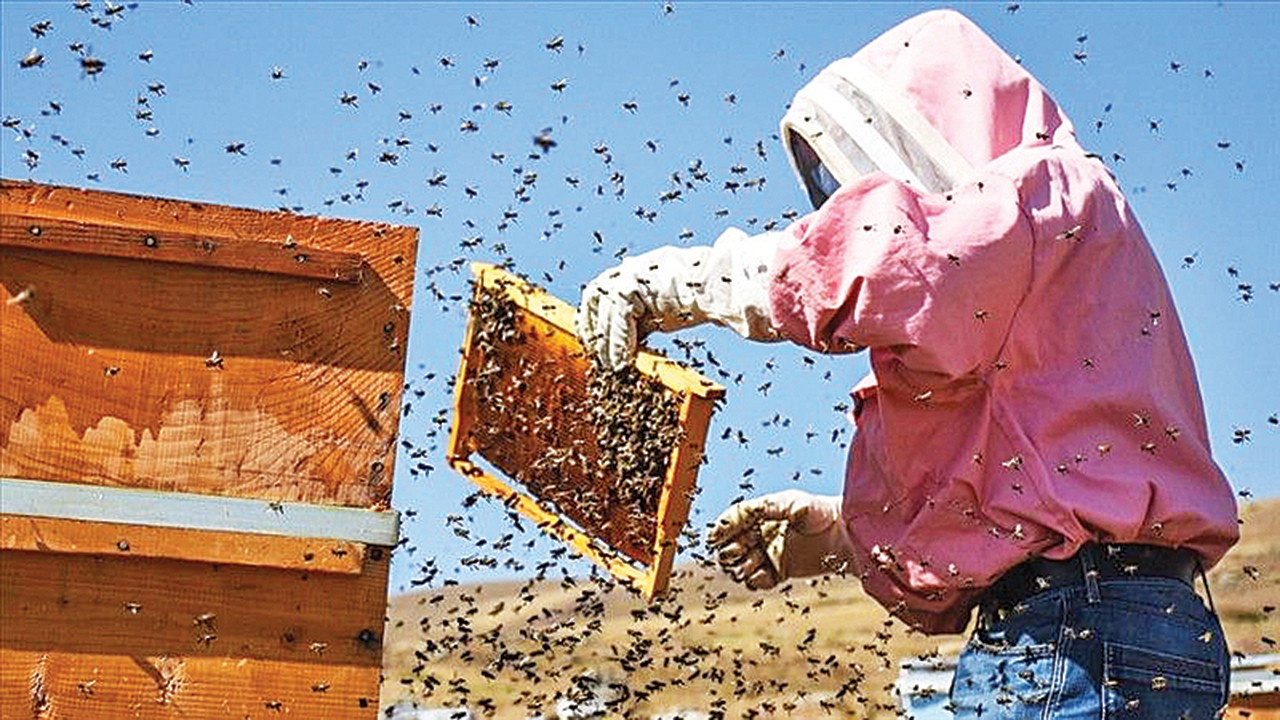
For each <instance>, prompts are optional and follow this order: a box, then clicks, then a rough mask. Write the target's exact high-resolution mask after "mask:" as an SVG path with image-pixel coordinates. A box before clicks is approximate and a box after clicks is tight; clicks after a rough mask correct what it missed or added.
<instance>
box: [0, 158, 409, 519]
mask: <svg viewBox="0 0 1280 720" xmlns="http://www.w3.org/2000/svg"><path fill="white" fill-rule="evenodd" d="M0 215H2V216H4V217H6V218H20V219H21V220H20V221H15V222H20V224H29V223H32V222H40V221H42V220H47V221H59V222H62V223H82V224H86V226H92V227H96V228H104V227H105V228H118V229H123V230H127V231H128V233H129V234H130V235H136V236H139V237H146V235H147V234H149V233H150V234H154V235H155V236H157V237H160V238H163V237H166V233H168V234H170V235H174V234H176V235H181V236H191V237H196V236H198V237H200V238H207V239H209V240H210V241H212V242H216V243H217V244H218V247H219V249H218V251H217V253H222V254H223V255H225V256H227V257H234V256H236V255H237V253H238V252H239V254H240V255H242V256H252V255H253V252H266V251H267V250H269V251H270V252H277V251H278V250H279V249H280V248H281V247H282V243H284V242H285V241H286V240H289V241H290V242H296V243H297V245H298V246H301V247H305V248H309V249H313V252H315V253H327V254H328V255H326V257H329V258H330V259H331V260H334V261H335V262H339V261H341V262H348V261H350V259H351V258H353V257H357V256H358V257H360V258H363V265H362V266H361V270H360V272H359V274H358V279H357V280H356V282H354V283H352V282H340V281H337V280H323V279H317V278H314V277H297V276H290V275H282V274H273V273H271V272H259V271H255V270H251V269H243V268H233V267H208V266H201V265H197V264H189V263H177V262H157V261H152V260H146V259H135V258H132V257H114V256H105V255H95V254H82V253H72V252H63V251H49V250H45V249H36V248H33V247H29V246H28V247H21V246H14V245H12V244H10V245H4V246H0V358H3V362H0V475H6V476H11V477H20V478H30V479H37V480H54V481H64V482H80V483H89V484H102V485H120V486H133V487H147V488H153V489H162V490H163V489H171V490H182V491H187V492H200V493H210V494H224V495H238V496H245V497H260V498H265V499H269V500H280V501H299V502H311V503H320V504H338V505H350V506H360V507H372V508H384V507H386V506H387V505H388V501H389V497H390V493H391V477H392V474H393V459H394V456H395V441H396V430H397V427H398V420H399V408H400V404H401V399H400V398H401V391H402V385H403V382H402V379H403V367H404V350H405V343H406V338H407V337H408V335H407V333H408V323H409V307H410V301H411V296H412V276H413V267H414V255H415V251H416V243H417V230H416V229H414V228H410V227H400V226H392V225H386V224H381V223H367V222H350V221H342V220H331V219H322V218H314V217H303V216H297V215H292V214H288V213H279V212H263V211H256V210H246V209H239V208H230V207H223V206H217V205H208V204H203V203H195V202H185V201H176V200H162V199H155V198H145V197H138V196H131V195H123V194H116V193H104V192H97V191H88V190H79V189H72V188H60V187H50V186H43V185H35V184H30V183H19V182H12V181H7V180H6V181H3V182H2V183H0ZM290 239H291V240H290ZM73 240H74V238H72V239H71V240H68V239H67V237H63V241H64V242H71V241H73ZM241 246H244V247H250V248H251V249H253V252H250V251H247V250H246V251H238V250H237V248H238V247H241ZM264 248H265V250H264ZM144 249H145V248H144ZM344 258H345V260H344Z"/></svg>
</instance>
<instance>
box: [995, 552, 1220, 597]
mask: <svg viewBox="0 0 1280 720" xmlns="http://www.w3.org/2000/svg"><path fill="white" fill-rule="evenodd" d="M1088 568H1092V570H1089V569H1088ZM1199 569H1200V558H1199V556H1198V555H1197V554H1196V553H1195V552H1193V551H1191V550H1187V549H1185V548H1170V547H1162V546H1159V545H1140V544H1133V543H1130V544H1099V543H1088V544H1086V545H1084V546H1083V547H1081V548H1080V550H1079V552H1077V553H1076V554H1075V555H1073V556H1071V557H1070V558H1068V559H1066V560H1045V559H1044V558H1033V559H1031V560H1027V561H1026V562H1024V563H1022V564H1021V565H1017V566H1015V567H1014V568H1013V569H1012V570H1010V571H1009V572H1007V573H1005V574H1004V575H1003V576H1001V577H1000V579H999V580H997V581H996V582H995V584H994V585H992V586H991V587H990V588H989V589H988V590H987V592H986V593H985V594H984V595H983V598H982V603H981V605H982V607H983V609H984V610H1009V609H1012V608H1013V607H1014V606H1016V605H1018V604H1019V603H1021V602H1024V601H1026V600H1027V599H1028V598H1030V597H1032V596H1033V595H1037V594H1039V593H1041V592H1045V591H1047V590H1054V589H1060V588H1064V587H1074V586H1079V585H1084V584H1085V574H1086V572H1093V573H1094V577H1096V578H1097V580H1098V581H1103V580H1112V579H1116V578H1133V577H1165V578H1173V579H1175V580H1180V581H1182V582H1183V583H1186V584H1187V586H1189V587H1194V582H1195V576H1196V572H1197V571H1198V570H1199Z"/></svg>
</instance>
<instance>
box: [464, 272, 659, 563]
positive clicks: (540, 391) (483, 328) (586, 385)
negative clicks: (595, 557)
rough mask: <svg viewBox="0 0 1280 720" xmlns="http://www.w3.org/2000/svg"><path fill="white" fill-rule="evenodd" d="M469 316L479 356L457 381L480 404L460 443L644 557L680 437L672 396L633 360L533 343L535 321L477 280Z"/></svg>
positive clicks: (648, 554) (618, 545) (615, 544)
mask: <svg viewBox="0 0 1280 720" xmlns="http://www.w3.org/2000/svg"><path fill="white" fill-rule="evenodd" d="M471 317H472V322H473V324H474V330H473V344H474V346H475V348H476V349H477V351H478V353H479V356H480V358H481V362H480V363H478V364H476V365H474V366H469V369H468V375H467V376H466V377H464V378H463V382H464V383H469V384H474V391H475V395H474V396H475V397H476V398H477V400H478V403H479V405H481V407H478V408H477V409H476V416H477V421H476V422H474V423H471V424H469V425H468V427H469V432H470V437H469V438H468V439H467V440H466V441H465V444H466V445H467V446H469V447H470V448H472V449H473V450H474V451H475V452H478V453H479V454H480V455H482V456H483V457H485V458H486V459H487V460H489V461H490V462H492V463H494V464H495V465H497V466H498V467H500V468H501V469H503V470H504V471H505V472H507V473H509V474H510V475H511V476H513V477H514V478H515V479H516V480H518V481H519V482H520V483H521V484H522V485H524V486H525V487H527V488H529V489H530V490H531V491H533V493H534V494H535V495H536V496H537V497H538V498H539V499H540V500H542V501H544V502H547V503H550V504H551V505H552V506H553V507H555V508H557V509H559V510H560V511H561V512H562V513H563V514H564V515H566V516H568V517H569V518H572V519H573V520H575V521H576V522H578V523H579V524H580V525H582V526H583V527H584V528H588V529H593V530H598V531H601V532H602V533H603V539H605V540H606V541H608V542H609V543H610V544H611V545H612V546H613V547H614V548H615V549H617V550H619V551H621V552H623V553H625V554H627V555H629V556H631V557H633V558H635V559H636V560H639V561H642V562H648V561H649V560H650V559H651V555H652V546H653V543H654V539H655V532H656V527H655V516H656V512H657V510H658V500H659V496H660V494H661V490H662V484H663V481H664V480H665V479H666V476H667V467H668V465H669V464H670V462H671V457H672V451H673V449H674V448H675V446H676V443H677V442H678V441H679V439H680V426H679V422H678V416H677V415H678V409H679V404H678V398H676V397H674V396H673V394H672V393H671V392H670V391H668V390H667V389H666V388H665V387H664V386H663V385H662V384H661V383H660V382H658V381H657V380H656V379H654V378H651V377H648V376H645V375H643V374H641V373H640V372H639V371H637V370H636V369H634V368H626V369H624V370H619V371H613V370H607V369H602V368H599V367H597V366H595V364H594V363H591V364H588V362H587V360H586V359H585V358H582V357H565V356H564V355H563V354H562V353H556V352H555V351H554V350H553V349H552V348H546V347H536V346H537V345H538V343H539V342H540V341H542V340H543V338H542V337H541V333H540V332H539V329H538V327H537V325H531V323H537V322H538V321H537V320H536V319H534V318H532V317H530V316H528V315H527V314H524V313H522V312H521V311H520V310H519V308H518V307H517V306H516V304H515V302H514V301H513V300H511V299H510V298H509V297H508V296H507V295H505V293H503V292H501V291H499V290H494V289H491V288H487V287H480V288H478V289H477V292H476V293H475V295H474V298H473V300H472V303H471ZM472 368H473V369H472Z"/></svg>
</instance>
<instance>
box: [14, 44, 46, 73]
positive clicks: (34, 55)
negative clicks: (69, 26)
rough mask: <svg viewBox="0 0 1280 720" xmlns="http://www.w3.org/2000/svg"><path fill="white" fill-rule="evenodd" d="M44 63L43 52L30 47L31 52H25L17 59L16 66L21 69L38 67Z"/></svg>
mask: <svg viewBox="0 0 1280 720" xmlns="http://www.w3.org/2000/svg"><path fill="white" fill-rule="evenodd" d="M41 65H44V54H43V53H41V52H40V51H39V50H37V49H35V48H31V52H29V53H27V54H26V55H25V56H23V58H22V59H21V60H19V61H18V67H20V68H22V69H24V70H25V69H27V68H33V67H40V66H41Z"/></svg>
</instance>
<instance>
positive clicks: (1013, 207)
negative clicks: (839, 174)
mask: <svg viewBox="0 0 1280 720" xmlns="http://www.w3.org/2000/svg"><path fill="white" fill-rule="evenodd" d="M789 231H790V233H789V234H790V236H791V237H789V238H788V239H786V240H784V241H783V242H782V244H781V246H780V247H779V249H778V252H777V255H776V256H775V258H774V262H773V280H772V284H771V287H770V306H771V313H772V315H773V324H774V326H775V327H776V328H777V329H778V331H779V332H780V333H781V334H782V335H783V336H784V337H786V338H787V339H789V340H792V341H793V342H797V343H799V344H801V345H805V346H807V347H810V348H813V349H815V350H819V351H822V352H841V351H848V350H852V349H854V348H856V347H875V348H888V349H890V350H892V351H894V352H895V353H896V354H897V356H898V357H899V358H900V359H901V360H902V361H903V363H904V364H905V365H906V366H907V367H908V368H910V369H913V370H917V371H922V372H929V373H941V374H944V375H946V376H949V377H958V376H962V375H965V374H968V373H971V372H974V371H976V370H979V369H981V366H982V365H983V364H984V363H985V362H988V361H991V360H993V359H994V358H995V357H996V356H997V355H998V353H999V350H1000V346H1001V344H1002V343H1003V341H1004V338H1005V337H1006V335H1007V334H1008V330H1009V326H1010V322H1011V320H1012V318H1013V315H1014V312H1015V310H1016V309H1017V305H1018V302H1019V301H1020V300H1021V298H1022V297H1023V295H1024V294H1025V292H1026V290H1027V287H1028V285H1029V283H1030V281H1031V258H1032V253H1033V247H1032V244H1033V240H1032V234H1031V229H1030V224H1029V222H1028V221H1027V219H1026V217H1025V216H1024V214H1023V213H1022V210H1021V208H1020V204H1019V198H1018V192H1017V190H1016V188H1015V187H1014V185H1013V182H1012V181H1010V180H1009V179H1008V178H1006V177H1003V176H999V175H988V176H985V177H983V178H982V179H981V180H978V181H973V182H971V183H969V184H968V185H965V186H962V187H960V188H957V189H956V190H954V191H952V192H949V193H940V194H923V193H921V192H919V191H917V190H915V189H914V188H911V187H909V186H907V185H904V184H902V183H900V182H898V181H896V180H894V179H892V178H890V177H889V176H887V175H885V174H883V173H873V174H871V175H867V176H865V177H863V178H861V179H860V180H859V181H858V182H856V183H854V184H852V185H849V186H847V187H844V188H842V189H841V190H840V191H839V192H838V193H836V195H834V196H833V197H832V198H831V199H830V200H828V201H827V203H826V204H825V205H823V207H822V208H821V209H820V210H817V211H815V212H813V213H810V214H809V215H807V216H805V217H803V218H801V219H799V220H797V221H796V222H795V223H793V224H792V225H791V227H790V228H789Z"/></svg>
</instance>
